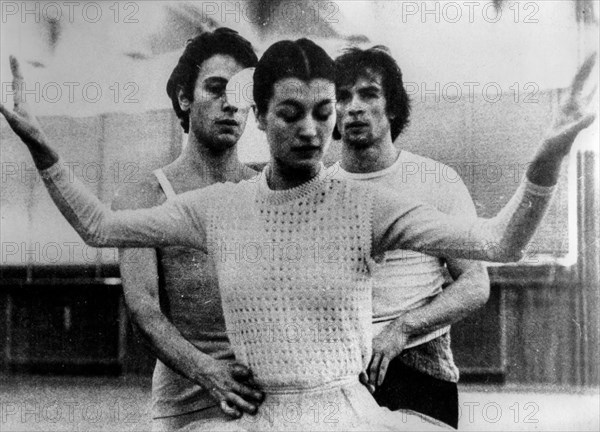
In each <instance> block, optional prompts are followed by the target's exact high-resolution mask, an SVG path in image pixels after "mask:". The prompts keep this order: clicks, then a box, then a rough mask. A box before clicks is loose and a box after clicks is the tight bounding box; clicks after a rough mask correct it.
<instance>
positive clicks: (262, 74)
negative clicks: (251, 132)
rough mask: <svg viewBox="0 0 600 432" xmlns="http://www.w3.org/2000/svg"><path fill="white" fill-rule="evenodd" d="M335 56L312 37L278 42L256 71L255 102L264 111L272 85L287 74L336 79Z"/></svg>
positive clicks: (265, 54)
mask: <svg viewBox="0 0 600 432" xmlns="http://www.w3.org/2000/svg"><path fill="white" fill-rule="evenodd" d="M334 73H335V67H334V63H333V59H332V58H331V57H329V55H328V54H327V53H326V52H325V50H323V48H321V47H320V46H318V45H317V44H316V43H314V42H313V41H311V40H309V39H298V40H296V41H291V40H284V41H280V42H276V43H274V44H273V45H271V46H270V47H269V49H267V51H265V53H264V54H263V56H262V57H261V59H260V61H259V62H258V64H257V65H256V70H255V71H254V90H253V96H254V102H255V103H256V109H257V111H258V113H260V114H263V113H265V112H266V111H267V109H268V107H269V100H270V99H271V97H272V96H273V85H274V84H275V83H276V82H277V81H279V80H281V79H284V78H298V79H300V80H302V81H307V82H308V81H310V80H313V79H315V78H323V79H327V80H329V81H331V82H332V83H333V82H334Z"/></svg>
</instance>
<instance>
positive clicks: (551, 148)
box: [542, 53, 598, 159]
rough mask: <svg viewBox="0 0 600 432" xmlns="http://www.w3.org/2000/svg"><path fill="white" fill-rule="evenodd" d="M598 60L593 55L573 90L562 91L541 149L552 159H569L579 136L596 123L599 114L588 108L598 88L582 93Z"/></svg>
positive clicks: (586, 61)
mask: <svg viewBox="0 0 600 432" xmlns="http://www.w3.org/2000/svg"><path fill="white" fill-rule="evenodd" d="M597 57H598V55H597V53H594V54H592V55H590V56H589V57H588V58H587V59H586V60H585V62H583V64H582V65H581V67H580V68H579V70H578V71H577V74H576V75H575V77H574V78H573V81H572V82H571V86H570V87H568V88H566V89H560V90H559V93H558V97H559V102H558V107H557V109H556V110H555V112H554V115H553V117H554V118H553V121H552V126H551V129H550V131H549V132H548V136H547V137H546V139H545V142H544V146H543V149H542V150H543V151H544V152H545V153H546V154H547V155H549V156H550V155H554V156H555V157H556V158H561V159H562V158H563V157H565V156H566V155H568V154H569V152H570V150H571V147H572V145H573V142H574V141H575V138H576V137H577V134H579V132H581V131H582V130H583V129H585V128H587V127H588V126H590V125H591V124H592V123H593V122H594V120H595V119H596V113H594V112H591V110H590V107H589V105H590V103H591V101H592V99H593V98H594V95H595V93H596V90H597V84H596V86H594V88H593V89H592V90H591V91H590V92H589V93H588V94H586V95H583V91H584V88H585V86H586V84H587V82H588V79H589V77H590V75H591V72H592V70H593V69H594V66H595V65H596V60H597Z"/></svg>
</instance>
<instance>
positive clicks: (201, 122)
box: [180, 54, 249, 152]
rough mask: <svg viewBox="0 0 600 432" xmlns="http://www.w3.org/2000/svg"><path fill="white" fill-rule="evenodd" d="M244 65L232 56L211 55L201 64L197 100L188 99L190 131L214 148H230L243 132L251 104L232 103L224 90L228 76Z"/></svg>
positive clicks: (195, 91)
mask: <svg viewBox="0 0 600 432" xmlns="http://www.w3.org/2000/svg"><path fill="white" fill-rule="evenodd" d="M242 69H244V67H243V66H242V65H241V64H240V63H238V62H237V61H236V60H235V59H234V58H233V57H231V56H228V55H222V54H217V55H214V56H212V57H210V58H209V59H208V60H206V61H205V62H204V63H202V65H201V66H200V70H199V73H198V78H197V79H196V87H195V88H194V100H193V101H187V106H188V107H189V113H190V133H193V134H194V135H195V137H196V139H197V140H198V142H200V143H201V144H202V145H204V146H206V147H207V148H208V149H210V150H212V151H213V152H222V151H225V150H227V149H230V148H231V147H233V146H234V145H236V144H237V142H238V140H239V139H240V136H241V135H242V133H243V132H244V128H245V126H246V119H247V117H248V110H249V108H247V107H244V108H238V107H236V106H233V105H231V104H230V103H229V101H227V97H226V93H225V87H226V86H227V82H228V81H229V79H230V78H231V77H232V76H233V75H235V74H236V73H238V72H240V71H241V70H242ZM180 103H181V97H180ZM184 103H185V102H184Z"/></svg>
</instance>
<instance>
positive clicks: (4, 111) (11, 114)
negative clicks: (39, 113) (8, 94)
mask: <svg viewBox="0 0 600 432" xmlns="http://www.w3.org/2000/svg"><path fill="white" fill-rule="evenodd" d="M0 113H2V115H3V116H4V117H5V118H6V120H7V121H8V122H9V123H10V121H11V120H12V119H13V117H14V115H15V113H14V112H12V111H11V110H9V109H7V108H6V107H5V106H4V104H3V103H0Z"/></svg>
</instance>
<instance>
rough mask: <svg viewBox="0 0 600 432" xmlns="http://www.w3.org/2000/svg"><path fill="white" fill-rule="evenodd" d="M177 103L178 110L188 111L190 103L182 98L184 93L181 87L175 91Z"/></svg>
mask: <svg viewBox="0 0 600 432" xmlns="http://www.w3.org/2000/svg"><path fill="white" fill-rule="evenodd" d="M177 101H178V102H179V108H180V109H181V111H189V110H190V105H191V102H190V100H189V99H188V98H187V97H186V96H184V92H183V89H182V88H181V87H179V89H178V90H177Z"/></svg>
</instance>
